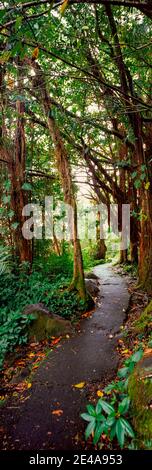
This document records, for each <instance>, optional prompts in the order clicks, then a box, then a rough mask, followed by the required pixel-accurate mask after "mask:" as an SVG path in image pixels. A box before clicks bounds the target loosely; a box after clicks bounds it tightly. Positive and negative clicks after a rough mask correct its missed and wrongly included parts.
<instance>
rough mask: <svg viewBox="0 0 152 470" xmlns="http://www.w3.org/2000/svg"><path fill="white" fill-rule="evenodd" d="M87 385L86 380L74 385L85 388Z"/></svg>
mask: <svg viewBox="0 0 152 470" xmlns="http://www.w3.org/2000/svg"><path fill="white" fill-rule="evenodd" d="M84 386H85V382H80V383H79V384H75V385H73V387H75V388H83V387H84Z"/></svg>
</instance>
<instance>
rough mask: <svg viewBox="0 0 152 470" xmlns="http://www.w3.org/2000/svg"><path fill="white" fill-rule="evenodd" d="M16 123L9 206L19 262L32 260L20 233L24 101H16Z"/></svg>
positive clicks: (23, 193) (23, 199)
mask: <svg viewBox="0 0 152 470" xmlns="http://www.w3.org/2000/svg"><path fill="white" fill-rule="evenodd" d="M16 111H17V123H16V134H15V142H14V161H13V163H12V165H11V170H12V171H11V174H10V178H11V183H12V187H11V206H12V209H13V211H14V223H17V224H18V225H17V228H14V230H13V232H14V241H15V251H16V255H17V256H18V257H19V260H20V262H21V263H22V262H24V261H27V262H28V263H31V262H32V250H31V242H30V240H26V239H25V238H24V237H23V235H22V227H23V224H24V222H25V217H23V216H22V210H23V208H24V206H25V204H27V202H28V200H27V193H26V191H25V190H24V189H22V186H23V184H24V182H25V157H26V153H25V132H24V103H22V102H21V101H17V102H16ZM9 168H10V167H9Z"/></svg>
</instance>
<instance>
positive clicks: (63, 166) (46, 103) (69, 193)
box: [31, 63, 87, 302]
mask: <svg viewBox="0 0 152 470" xmlns="http://www.w3.org/2000/svg"><path fill="white" fill-rule="evenodd" d="M31 65H32V66H33V67H34V69H35V72H36V76H37V80H38V82H39V85H40V92H41V102H42V105H43V108H44V111H45V115H46V118H47V125H48V129H49V131H50V135H51V138H52V141H53V144H54V150H55V159H56V165H57V168H58V172H59V175H60V179H61V184H62V188H63V193H64V201H65V203H66V204H69V205H70V206H71V208H72V209H73V221H72V222H73V224H72V225H73V248H74V271H73V280H72V284H71V288H74V289H76V290H77V291H78V293H79V296H80V298H81V299H82V300H83V301H84V302H85V301H86V300H87V293H86V287H85V280H84V270H83V261H82V252H81V245H80V240H79V239H78V227H77V206H76V200H75V194H74V189H73V183H72V175H71V168H70V161H69V157H68V154H67V151H66V148H65V146H64V143H63V140H62V137H61V134H60V130H59V128H58V126H57V124H56V122H55V119H54V117H53V114H52V103H51V98H50V96H49V94H48V92H47V89H46V84H45V79H44V77H43V72H42V70H41V68H40V66H39V65H38V64H37V63H34V64H33V63H31Z"/></svg>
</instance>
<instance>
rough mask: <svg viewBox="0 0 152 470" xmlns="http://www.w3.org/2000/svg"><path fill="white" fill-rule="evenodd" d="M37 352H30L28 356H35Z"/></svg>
mask: <svg viewBox="0 0 152 470" xmlns="http://www.w3.org/2000/svg"><path fill="white" fill-rule="evenodd" d="M34 356H35V353H29V354H28V356H27V357H34Z"/></svg>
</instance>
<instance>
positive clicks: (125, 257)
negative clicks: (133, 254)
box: [119, 249, 128, 264]
mask: <svg viewBox="0 0 152 470" xmlns="http://www.w3.org/2000/svg"><path fill="white" fill-rule="evenodd" d="M127 261H128V250H127V249H126V250H120V260H119V263H120V264H125V263H127Z"/></svg>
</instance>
